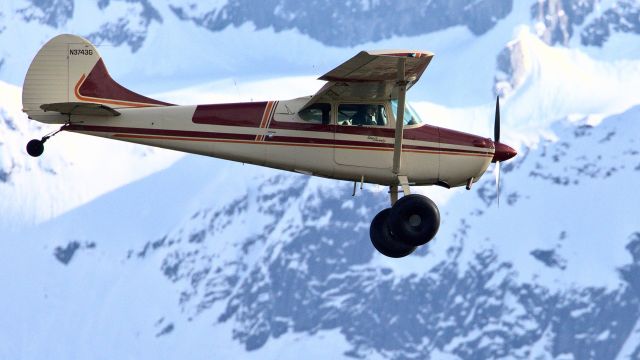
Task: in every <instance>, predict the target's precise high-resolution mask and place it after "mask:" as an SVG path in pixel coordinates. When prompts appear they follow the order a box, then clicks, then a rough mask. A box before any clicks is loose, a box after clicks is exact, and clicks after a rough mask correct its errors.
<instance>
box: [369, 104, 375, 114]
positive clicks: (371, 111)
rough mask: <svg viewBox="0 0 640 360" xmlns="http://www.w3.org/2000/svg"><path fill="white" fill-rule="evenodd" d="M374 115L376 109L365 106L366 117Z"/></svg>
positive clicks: (371, 106) (372, 106)
mask: <svg viewBox="0 0 640 360" xmlns="http://www.w3.org/2000/svg"><path fill="white" fill-rule="evenodd" d="M375 114H376V107H375V106H374V105H369V106H367V115H369V116H373V115H375Z"/></svg>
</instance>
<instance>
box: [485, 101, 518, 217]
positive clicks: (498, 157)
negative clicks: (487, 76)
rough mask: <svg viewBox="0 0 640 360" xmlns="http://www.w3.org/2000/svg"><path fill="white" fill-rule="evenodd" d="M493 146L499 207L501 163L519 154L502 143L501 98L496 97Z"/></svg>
mask: <svg viewBox="0 0 640 360" xmlns="http://www.w3.org/2000/svg"><path fill="white" fill-rule="evenodd" d="M493 144H494V147H495V153H494V154H493V159H492V160H491V162H494V163H496V166H495V167H494V168H493V171H494V175H495V177H496V198H497V200H498V206H500V163H501V162H502V161H506V160H509V159H511V158H512V157H514V156H516V154H517V152H516V151H515V150H514V149H513V148H511V147H510V146H509V145H506V144H503V143H501V142H500V96H497V97H496V118H495V123H494V125H493Z"/></svg>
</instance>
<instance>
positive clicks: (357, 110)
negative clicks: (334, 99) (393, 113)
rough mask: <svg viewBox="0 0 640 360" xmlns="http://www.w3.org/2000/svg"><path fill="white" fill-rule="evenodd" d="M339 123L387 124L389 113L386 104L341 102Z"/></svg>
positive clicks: (357, 124)
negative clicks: (385, 107) (386, 110)
mask: <svg viewBox="0 0 640 360" xmlns="http://www.w3.org/2000/svg"><path fill="white" fill-rule="evenodd" d="M338 125H353V126H365V125H366V126H385V125H387V113H386V112H385V110H384V106H383V105H378V104H340V105H339V106H338Z"/></svg>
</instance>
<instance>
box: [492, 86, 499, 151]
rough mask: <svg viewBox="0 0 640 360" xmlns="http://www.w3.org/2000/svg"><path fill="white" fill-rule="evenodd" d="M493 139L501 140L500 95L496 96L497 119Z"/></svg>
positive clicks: (495, 140)
mask: <svg viewBox="0 0 640 360" xmlns="http://www.w3.org/2000/svg"><path fill="white" fill-rule="evenodd" d="M493 141H494V142H500V96H496V119H495V122H494V125H493Z"/></svg>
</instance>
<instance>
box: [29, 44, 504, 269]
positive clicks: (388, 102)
mask: <svg viewBox="0 0 640 360" xmlns="http://www.w3.org/2000/svg"><path fill="white" fill-rule="evenodd" d="M432 57H433V54H431V53H429V52H424V51H407V50H399V51H375V52H373V51H370V52H367V51H362V52H360V53H359V54H357V55H356V56H354V57H353V58H351V59H349V60H348V61H347V62H345V63H343V64H342V65H340V66H338V67H337V68H335V69H333V70H331V71H330V72H328V73H327V74H325V75H323V76H322V77H320V80H325V81H326V82H327V83H326V84H325V85H324V87H322V88H321V89H320V90H319V91H318V92H317V93H316V94H315V95H313V96H307V97H301V98H297V99H292V100H286V101H266V102H250V103H234V104H210V105H188V106H177V105H173V104H169V103H166V102H162V101H158V100H154V99H151V98H148V97H145V96H142V95H139V94H137V93H135V92H133V91H131V90H128V89H126V88H125V87H123V86H121V85H120V84H118V83H117V82H115V81H114V80H113V79H112V78H111V76H110V75H109V73H108V72H107V68H106V67H105V64H104V62H103V61H102V58H101V57H100V55H99V54H98V51H97V50H96V48H95V47H94V46H93V45H92V44H91V43H90V42H89V41H87V40H86V39H83V38H81V37H78V36H75V35H59V36H56V37H55V38H53V39H51V40H50V41H49V42H47V43H46V44H45V45H44V46H43V47H42V48H41V49H40V51H39V52H38V54H37V55H36V56H35V58H34V59H33V61H32V63H31V66H30V67H29V71H28V72H27V75H26V78H25V80H24V87H23V93H22V104H23V111H24V112H25V113H27V115H28V116H29V118H30V119H33V120H37V121H40V122H43V123H49V124H63V125H62V127H61V128H60V130H58V131H57V132H59V131H73V132H78V133H83V134H88V135H95V136H101V137H106V138H112V139H116V140H123V141H129V142H134V143H140V144H146V145H151V146H158V147H162V148H168V149H174V150H179V151H185V152H190V153H195V154H202V155H207V156H213V157H217V158H221V159H228V160H233V161H241V162H244V163H250V164H255V165H261V166H267V167H271V168H276V169H282V170H288V171H295V172H299V173H303V174H308V175H316V176H322V177H326V178H333V179H340V180H349V181H354V192H355V186H356V183H358V182H360V183H361V184H362V183H364V182H367V183H375V184H380V185H385V186H389V189H390V192H389V193H390V198H391V205H392V206H391V208H387V209H384V210H382V211H380V212H379V213H378V214H377V215H376V216H375V217H374V218H373V221H372V222H371V226H370V230H369V235H370V237H371V241H372V243H373V245H374V247H375V248H376V249H377V250H378V251H380V252H381V253H382V254H384V255H386V256H390V257H403V256H406V255H409V254H411V253H412V252H413V251H414V250H415V249H416V247H417V246H420V245H423V244H426V243H427V242H429V241H430V240H431V239H432V238H433V237H434V235H435V234H436V232H437V231H438V228H439V226H440V213H439V210H438V208H437V206H436V205H435V203H434V202H433V201H431V200H430V199H429V198H427V197H426V196H423V195H419V194H411V193H410V185H440V186H444V187H446V188H452V187H456V186H463V185H466V187H467V189H470V188H471V185H472V184H473V183H474V182H476V181H478V179H479V178H480V177H481V176H482V174H483V173H484V172H485V170H486V169H487V167H488V166H489V163H491V162H498V164H496V166H499V162H500V161H505V160H508V159H510V158H512V157H513V156H515V155H516V152H515V150H513V149H512V148H511V147H509V146H507V145H505V144H503V143H500V116H499V102H498V99H497V100H496V119H495V134H494V135H495V136H494V140H493V141H492V140H491V139H487V138H483V137H480V136H476V135H471V134H466V133H462V132H458V131H454V130H449V129H444V128H440V127H435V126H430V125H428V124H425V123H424V122H423V121H422V120H421V119H420V117H419V116H418V114H416V113H415V112H414V111H413V110H412V109H411V107H410V106H408V105H407V104H405V94H406V91H407V90H408V89H409V88H410V87H411V86H412V85H413V84H415V83H416V82H417V81H418V79H419V78H420V76H421V75H422V73H423V72H424V70H425V69H426V68H427V65H428V64H429V62H430V61H431V59H432ZM57 132H56V133H57ZM53 135H55V133H54V134H53ZM53 135H47V136H44V137H43V138H42V139H40V140H38V139H34V140H31V141H29V143H28V144H27V152H28V153H29V155H31V156H40V155H41V154H42V153H43V151H44V143H45V141H47V139H49V138H50V137H51V136H53ZM498 169H499V168H498ZM399 189H402V192H403V193H404V196H403V197H402V198H401V199H398V192H399Z"/></svg>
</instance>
